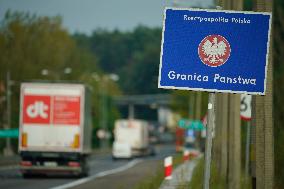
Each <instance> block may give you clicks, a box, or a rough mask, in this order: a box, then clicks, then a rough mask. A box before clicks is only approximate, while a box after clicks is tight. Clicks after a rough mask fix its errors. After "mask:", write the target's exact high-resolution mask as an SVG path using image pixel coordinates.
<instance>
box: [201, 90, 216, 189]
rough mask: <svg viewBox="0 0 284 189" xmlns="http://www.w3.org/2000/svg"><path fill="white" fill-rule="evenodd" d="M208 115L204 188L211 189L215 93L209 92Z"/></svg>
mask: <svg viewBox="0 0 284 189" xmlns="http://www.w3.org/2000/svg"><path fill="white" fill-rule="evenodd" d="M208 101H209V102H208V117H207V128H206V149H205V167H204V182H203V189H209V181H210V167H211V151H212V133H213V128H214V124H215V109H214V106H215V93H209V100H208Z"/></svg>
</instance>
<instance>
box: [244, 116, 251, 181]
mask: <svg viewBox="0 0 284 189" xmlns="http://www.w3.org/2000/svg"><path fill="white" fill-rule="evenodd" d="M249 154H250V121H248V122H247V141H246V163H245V173H246V175H247V176H248V175H249Z"/></svg>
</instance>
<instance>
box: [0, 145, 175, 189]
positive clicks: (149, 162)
mask: <svg viewBox="0 0 284 189" xmlns="http://www.w3.org/2000/svg"><path fill="white" fill-rule="evenodd" d="M156 151H157V154H156V156H152V157H143V158H136V159H132V160H117V161H113V160H112V158H111V154H100V155H94V156H92V157H91V158H90V161H89V164H90V175H89V176H88V177H85V178H81V179H80V178H79V179H78V178H68V177H38V178H29V179H24V178H22V176H21V174H20V172H19V167H18V166H17V165H9V166H1V167H0V188H3V189H47V188H48V189H49V188H52V189H64V188H78V189H79V188H80V189H87V188H92V189H95V188H105V189H112V188H113V189H116V188H123V189H127V188H132V187H133V186H134V185H135V184H136V183H137V182H139V181H140V180H141V179H143V178H145V177H146V175H149V173H150V174H152V173H154V172H155V170H156V168H157V165H158V164H157V162H158V160H163V158H165V157H166V156H168V155H173V154H174V153H175V151H174V146H172V145H159V146H156Z"/></svg>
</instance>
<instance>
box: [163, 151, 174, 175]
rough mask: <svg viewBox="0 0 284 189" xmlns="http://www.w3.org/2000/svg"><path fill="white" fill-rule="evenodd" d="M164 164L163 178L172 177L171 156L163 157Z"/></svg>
mask: <svg viewBox="0 0 284 189" xmlns="http://www.w3.org/2000/svg"><path fill="white" fill-rule="evenodd" d="M164 166H165V179H166V180H170V179H172V170H173V157H172V156H169V157H166V158H165V161H164Z"/></svg>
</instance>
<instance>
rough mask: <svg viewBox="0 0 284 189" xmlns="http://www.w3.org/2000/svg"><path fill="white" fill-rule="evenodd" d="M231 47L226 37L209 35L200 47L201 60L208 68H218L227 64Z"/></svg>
mask: <svg viewBox="0 0 284 189" xmlns="http://www.w3.org/2000/svg"><path fill="white" fill-rule="evenodd" d="M230 53H231V47H230V44H229V42H228V41H227V40H226V38H225V37H223V36H221V35H208V36H207V37H205V38H204V39H203V40H202V41H201V42H200V44H199V46H198V55H199V58H200V60H201V61H202V62H203V63H204V64H205V65H208V66H211V67H217V66H221V65H223V64H225V62H226V61H227V60H228V59H229V57H230Z"/></svg>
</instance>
